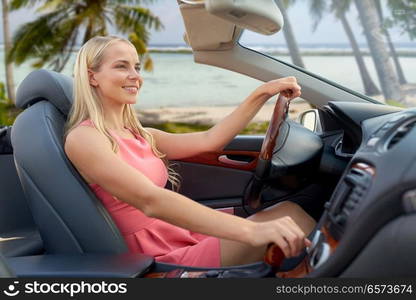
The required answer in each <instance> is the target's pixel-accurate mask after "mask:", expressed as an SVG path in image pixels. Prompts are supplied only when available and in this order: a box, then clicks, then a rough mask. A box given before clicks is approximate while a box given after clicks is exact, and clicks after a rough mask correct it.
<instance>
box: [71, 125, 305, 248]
mask: <svg viewBox="0 0 416 300" xmlns="http://www.w3.org/2000/svg"><path fill="white" fill-rule="evenodd" d="M65 152H66V154H67V155H68V157H69V159H70V160H71V162H72V163H73V164H74V166H75V167H76V168H77V170H78V171H80V173H81V174H82V175H83V176H85V177H86V178H88V179H89V180H90V181H91V183H96V184H98V185H100V186H101V187H103V188H104V189H105V190H106V191H108V192H109V193H110V194H111V195H113V196H115V197H117V199H119V200H121V201H124V202H126V203H129V204H130V205H132V206H134V207H136V208H138V209H140V210H141V211H142V212H143V213H144V214H146V215H147V216H149V217H155V218H158V219H161V220H163V221H166V222H168V223H170V224H173V225H176V226H179V227H182V228H185V229H188V230H191V231H194V232H199V233H203V234H206V235H211V236H216V237H219V238H224V239H230V240H235V241H239V242H243V243H248V244H251V245H253V246H262V245H266V244H268V243H276V244H277V245H279V246H280V247H281V248H282V250H283V251H284V252H285V254H286V255H287V256H291V255H295V253H298V252H299V251H300V249H301V248H302V246H304V242H303V239H304V237H305V235H304V234H303V232H302V231H301V229H300V228H299V227H298V226H297V225H296V224H295V223H294V222H293V221H292V220H291V219H290V218H282V219H278V220H275V221H271V222H267V223H255V222H253V221H250V220H247V219H243V218H240V217H237V216H233V215H230V214H226V213H222V212H219V211H216V210H213V209H211V208H208V207H206V206H203V205H201V204H199V203H197V202H194V201H192V200H191V199H189V198H187V197H185V196H183V195H180V194H178V193H175V192H172V191H169V190H167V189H164V188H160V187H158V186H156V185H155V184H154V183H153V182H152V181H151V180H149V179H148V178H147V177H146V176H145V175H143V174H142V173H141V172H139V171H138V170H137V169H135V168H134V167H132V166H130V165H129V164H127V163H126V162H125V161H123V160H122V159H121V158H120V157H119V156H117V155H116V154H115V153H114V152H113V151H112V150H111V145H110V143H109V141H107V140H106V139H105V137H103V136H101V134H100V133H99V132H98V131H97V130H96V129H95V128H92V127H87V126H80V127H78V128H76V129H74V130H72V131H71V132H70V133H69V134H68V136H67V139H66V143H65ZM85 177H84V178H85Z"/></svg>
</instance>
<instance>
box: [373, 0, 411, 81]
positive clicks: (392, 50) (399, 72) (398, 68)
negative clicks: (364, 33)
mask: <svg viewBox="0 0 416 300" xmlns="http://www.w3.org/2000/svg"><path fill="white" fill-rule="evenodd" d="M374 2H375V4H376V7H377V12H378V16H379V18H380V22H381V23H383V20H384V17H383V8H382V5H381V1H380V0H374ZM383 33H384V34H385V36H386V39H387V43H388V45H389V48H390V53H391V57H392V58H393V62H394V66H395V67H396V72H397V76H398V77H399V82H400V84H406V83H407V81H406V78H405V77H404V73H403V69H402V66H401V65H400V61H399V57H398V55H397V53H396V49H395V48H394V45H393V42H392V41H391V37H390V32H389V30H388V29H387V28H384V30H383Z"/></svg>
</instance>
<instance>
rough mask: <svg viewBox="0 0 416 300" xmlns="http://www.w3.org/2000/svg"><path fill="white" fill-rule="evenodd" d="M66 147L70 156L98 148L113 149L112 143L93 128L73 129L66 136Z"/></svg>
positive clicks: (79, 127) (80, 127) (81, 127)
mask: <svg viewBox="0 0 416 300" xmlns="http://www.w3.org/2000/svg"><path fill="white" fill-rule="evenodd" d="M64 146H65V147H64V148H65V152H66V153H67V154H68V155H69V154H70V153H71V152H73V151H75V152H78V151H77V150H80V149H83V150H85V151H86V152H88V151H91V150H96V149H97V147H98V148H101V149H102V148H103V147H105V148H107V147H110V149H111V143H110V141H108V139H106V138H105V136H103V135H102V134H101V133H100V132H99V131H98V130H97V129H96V128H94V127H92V126H78V127H75V128H74V129H72V130H71V131H70V132H68V134H67V136H66V139H65V145H64ZM83 152H84V151H83Z"/></svg>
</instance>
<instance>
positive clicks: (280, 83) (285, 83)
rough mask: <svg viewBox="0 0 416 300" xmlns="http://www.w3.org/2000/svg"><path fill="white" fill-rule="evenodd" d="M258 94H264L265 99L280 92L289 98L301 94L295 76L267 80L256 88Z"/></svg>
mask: <svg viewBox="0 0 416 300" xmlns="http://www.w3.org/2000/svg"><path fill="white" fill-rule="evenodd" d="M256 92H257V93H259V94H260V95H264V96H265V97H266V98H267V99H269V98H270V97H273V96H274V95H277V94H279V93H281V94H282V95H283V96H285V97H286V98H288V99H289V100H291V99H294V98H297V97H299V96H300V95H301V87H300V86H299V85H298V82H297V80H296V78H295V77H293V76H290V77H285V78H280V79H275V80H271V81H268V82H266V83H264V84H262V85H261V86H259V87H258V88H257V89H256Z"/></svg>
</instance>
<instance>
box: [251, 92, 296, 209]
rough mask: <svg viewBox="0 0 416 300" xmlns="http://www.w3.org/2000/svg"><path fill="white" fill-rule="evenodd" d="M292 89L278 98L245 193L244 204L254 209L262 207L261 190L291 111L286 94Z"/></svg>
mask: <svg viewBox="0 0 416 300" xmlns="http://www.w3.org/2000/svg"><path fill="white" fill-rule="evenodd" d="M290 93H291V91H285V92H281V93H280V94H279V97H278V98H277V101H276V105H275V107H274V111H273V115H272V118H271V120H270V123H269V127H268V128H267V132H266V137H265V138H264V140H263V144H262V146H261V150H260V155H259V159H258V161H257V166H256V170H255V171H254V174H253V178H252V180H251V181H250V183H249V185H248V186H247V189H246V191H245V193H244V198H243V202H244V203H243V204H244V205H245V206H246V205H248V206H249V207H250V208H252V209H258V208H260V207H261V204H262V203H261V191H262V188H263V184H264V181H265V179H266V178H267V176H268V174H269V170H270V165H271V161H272V157H273V150H274V148H275V146H276V140H277V137H278V136H279V131H280V128H281V126H282V124H283V123H284V122H285V119H286V117H287V114H288V111H289V102H290V99H289V98H288V97H286V96H285V95H288V94H289V95H290Z"/></svg>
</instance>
